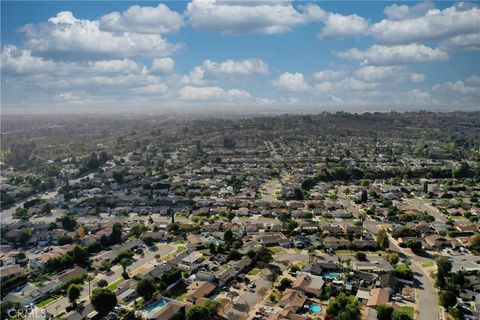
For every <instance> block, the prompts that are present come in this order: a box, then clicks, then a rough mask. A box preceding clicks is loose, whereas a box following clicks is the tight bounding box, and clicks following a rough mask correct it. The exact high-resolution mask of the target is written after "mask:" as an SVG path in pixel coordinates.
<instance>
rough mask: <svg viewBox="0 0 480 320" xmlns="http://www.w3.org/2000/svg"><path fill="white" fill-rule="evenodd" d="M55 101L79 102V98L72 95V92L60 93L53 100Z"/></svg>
mask: <svg viewBox="0 0 480 320" xmlns="http://www.w3.org/2000/svg"><path fill="white" fill-rule="evenodd" d="M53 99H54V100H56V101H72V100H79V99H80V97H79V96H77V95H75V94H73V93H72V92H62V93H60V94H57V95H56V96H55V97H54V98H53Z"/></svg>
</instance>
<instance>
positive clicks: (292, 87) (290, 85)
mask: <svg viewBox="0 0 480 320" xmlns="http://www.w3.org/2000/svg"><path fill="white" fill-rule="evenodd" d="M272 84H273V85H274V86H275V87H277V88H279V89H281V90H284V91H287V92H302V91H307V90H308V89H309V85H308V83H306V82H305V79H304V77H303V74H302V73H299V72H297V73H290V72H284V73H282V74H281V75H280V76H279V77H278V78H276V79H274V80H273V81H272Z"/></svg>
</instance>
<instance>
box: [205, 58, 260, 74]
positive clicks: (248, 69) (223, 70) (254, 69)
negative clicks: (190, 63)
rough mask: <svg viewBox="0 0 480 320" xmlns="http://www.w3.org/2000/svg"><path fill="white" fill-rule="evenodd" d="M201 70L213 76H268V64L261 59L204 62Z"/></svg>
mask: <svg viewBox="0 0 480 320" xmlns="http://www.w3.org/2000/svg"><path fill="white" fill-rule="evenodd" d="M202 68H203V70H205V71H206V72H208V73H211V74H214V75H232V76H236V75H238V76H249V75H254V74H268V72H269V69H268V64H266V63H265V62H263V61H262V60H261V59H253V58H252V59H246V60H242V61H235V60H231V59H228V60H226V61H224V62H220V63H218V62H214V61H211V60H205V61H204V62H203V64H202Z"/></svg>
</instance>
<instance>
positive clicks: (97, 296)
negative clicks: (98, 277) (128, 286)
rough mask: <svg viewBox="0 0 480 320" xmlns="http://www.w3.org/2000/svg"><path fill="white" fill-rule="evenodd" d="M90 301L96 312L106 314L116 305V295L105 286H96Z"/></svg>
mask: <svg viewBox="0 0 480 320" xmlns="http://www.w3.org/2000/svg"><path fill="white" fill-rule="evenodd" d="M90 301H91V302H92V305H93V307H94V308H95V310H97V311H98V313H100V314H101V315H106V314H107V313H109V312H110V311H112V309H113V308H114V307H115V306H116V305H117V296H116V295H115V293H114V292H112V291H110V290H108V289H106V288H97V289H95V290H93V293H92V297H91V298H90Z"/></svg>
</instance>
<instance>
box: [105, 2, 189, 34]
mask: <svg viewBox="0 0 480 320" xmlns="http://www.w3.org/2000/svg"><path fill="white" fill-rule="evenodd" d="M182 25H183V17H182V15H181V14H179V13H177V12H175V11H172V10H170V9H169V8H168V7H167V6H166V5H164V4H159V5H158V6H157V7H140V6H137V5H134V6H131V7H130V8H128V9H127V10H125V11H123V12H121V13H120V12H118V11H114V12H111V13H109V14H106V15H104V16H102V17H101V18H100V29H102V30H106V31H113V32H138V33H152V34H159V33H171V32H177V31H178V30H179V29H180V27H182Z"/></svg>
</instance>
